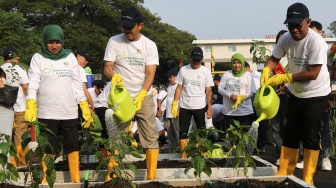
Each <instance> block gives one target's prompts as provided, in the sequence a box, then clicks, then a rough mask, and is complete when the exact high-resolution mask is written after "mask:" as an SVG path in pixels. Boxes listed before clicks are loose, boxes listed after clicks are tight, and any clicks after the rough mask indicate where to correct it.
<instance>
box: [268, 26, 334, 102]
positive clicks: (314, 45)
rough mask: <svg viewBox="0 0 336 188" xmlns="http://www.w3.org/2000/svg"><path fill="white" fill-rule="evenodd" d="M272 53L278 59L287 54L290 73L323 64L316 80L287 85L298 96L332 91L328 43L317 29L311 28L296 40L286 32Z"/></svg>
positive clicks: (322, 94)
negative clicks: (328, 62) (304, 35)
mask: <svg viewBox="0 0 336 188" xmlns="http://www.w3.org/2000/svg"><path fill="white" fill-rule="evenodd" d="M272 55H273V56H274V57H275V58H278V59H281V58H282V57H284V56H285V55H287V59H288V65H289V72H290V73H298V72H301V71H304V70H307V67H308V65H317V64H320V65H322V68H321V70H320V73H319V75H318V76H317V78H316V80H309V81H308V80H307V81H304V82H294V83H292V84H287V85H286V86H287V88H288V89H289V90H290V92H291V93H292V94H293V95H295V96H296V97H298V98H311V97H318V96H326V95H328V94H329V93H330V92H331V89H330V78H329V72H328V68H327V47H326V43H325V41H324V40H323V38H322V37H321V35H319V34H318V33H316V32H315V31H313V30H311V29H310V28H309V31H308V34H307V36H306V37H305V38H304V39H302V40H299V41H295V40H294V39H293V38H292V36H291V35H290V33H289V32H288V33H285V34H284V35H283V36H282V37H280V39H279V41H278V44H277V45H276V46H275V48H274V50H273V52H272Z"/></svg>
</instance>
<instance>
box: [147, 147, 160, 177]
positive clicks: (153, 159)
mask: <svg viewBox="0 0 336 188" xmlns="http://www.w3.org/2000/svg"><path fill="white" fill-rule="evenodd" d="M158 159H159V149H147V150H146V168H147V180H154V179H155V176H156V168H157V162H158Z"/></svg>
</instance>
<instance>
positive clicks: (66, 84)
mask: <svg viewBox="0 0 336 188" xmlns="http://www.w3.org/2000/svg"><path fill="white" fill-rule="evenodd" d="M28 77H29V86H28V96H27V99H35V100H36V101H37V109H38V110H37V111H38V114H37V117H38V118H43V119H56V120H65V119H75V118H78V107H77V101H79V102H81V101H85V100H86V98H85V95H84V91H83V85H82V81H81V80H80V73H79V65H78V62H77V59H76V57H75V56H74V54H72V53H70V54H69V55H68V56H67V57H65V58H62V59H59V60H51V59H48V58H45V57H43V56H42V55H41V54H38V53H35V54H34V56H33V57H32V60H31V63H30V68H29V71H28Z"/></svg>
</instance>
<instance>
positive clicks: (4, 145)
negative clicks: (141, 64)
mask: <svg viewBox="0 0 336 188" xmlns="http://www.w3.org/2000/svg"><path fill="white" fill-rule="evenodd" d="M9 147H10V146H9V145H8V143H7V142H1V143H0V150H1V153H3V154H5V155H7V154H8V151H9Z"/></svg>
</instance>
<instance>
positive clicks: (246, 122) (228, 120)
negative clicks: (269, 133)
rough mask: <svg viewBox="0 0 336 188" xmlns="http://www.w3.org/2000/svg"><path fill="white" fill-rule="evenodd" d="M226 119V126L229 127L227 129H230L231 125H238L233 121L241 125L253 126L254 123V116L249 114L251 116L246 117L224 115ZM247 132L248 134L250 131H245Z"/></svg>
mask: <svg viewBox="0 0 336 188" xmlns="http://www.w3.org/2000/svg"><path fill="white" fill-rule="evenodd" d="M224 117H225V118H224V119H225V124H226V125H227V128H229V127H230V125H232V126H236V124H234V122H233V120H237V121H239V123H240V125H252V122H253V114H249V115H245V116H228V115H224ZM225 131H226V130H225ZM245 131H246V132H247V131H248V129H247V130H245Z"/></svg>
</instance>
